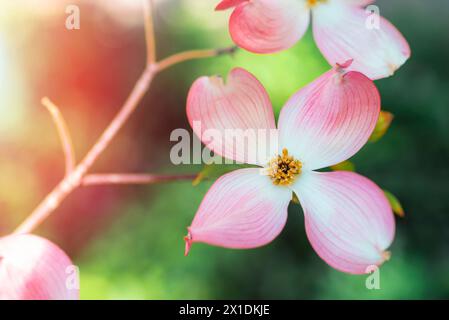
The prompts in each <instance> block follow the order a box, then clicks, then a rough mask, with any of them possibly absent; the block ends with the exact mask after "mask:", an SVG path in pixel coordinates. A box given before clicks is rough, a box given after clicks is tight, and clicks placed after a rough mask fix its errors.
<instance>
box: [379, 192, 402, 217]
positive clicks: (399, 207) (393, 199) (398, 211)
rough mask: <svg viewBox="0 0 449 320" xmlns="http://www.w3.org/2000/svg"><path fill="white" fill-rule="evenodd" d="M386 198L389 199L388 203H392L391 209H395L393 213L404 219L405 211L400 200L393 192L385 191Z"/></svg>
mask: <svg viewBox="0 0 449 320" xmlns="http://www.w3.org/2000/svg"><path fill="white" fill-rule="evenodd" d="M384 193H385V196H386V197H387V199H388V201H389V202H390V205H391V208H392V209H393V212H394V213H396V214H397V215H398V216H399V217H401V218H403V217H404V216H405V213H404V209H403V208H402V205H401V203H400V202H399V200H398V198H396V196H395V195H393V194H392V193H391V192H389V191H387V190H384Z"/></svg>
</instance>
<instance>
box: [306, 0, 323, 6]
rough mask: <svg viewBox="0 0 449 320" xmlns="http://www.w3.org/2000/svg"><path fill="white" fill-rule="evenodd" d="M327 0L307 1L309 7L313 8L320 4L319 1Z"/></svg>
mask: <svg viewBox="0 0 449 320" xmlns="http://www.w3.org/2000/svg"><path fill="white" fill-rule="evenodd" d="M326 1H327V0H306V2H307V6H308V7H309V8H313V7H315V6H316V5H317V4H319V3H324V2H326Z"/></svg>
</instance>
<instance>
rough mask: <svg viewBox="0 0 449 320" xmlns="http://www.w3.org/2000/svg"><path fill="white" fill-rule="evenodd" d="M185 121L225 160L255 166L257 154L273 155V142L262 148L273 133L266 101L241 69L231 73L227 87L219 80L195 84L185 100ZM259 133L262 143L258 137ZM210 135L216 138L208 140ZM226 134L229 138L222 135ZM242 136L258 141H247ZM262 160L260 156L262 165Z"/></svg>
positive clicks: (259, 86) (203, 79) (257, 85)
mask: <svg viewBox="0 0 449 320" xmlns="http://www.w3.org/2000/svg"><path fill="white" fill-rule="evenodd" d="M187 117H188V119H189V122H190V125H191V126H192V128H193V131H194V132H195V134H196V135H197V136H198V137H199V138H200V140H201V141H202V142H203V143H204V144H205V145H206V146H207V147H208V148H209V149H211V150H213V151H214V152H215V153H217V154H219V155H221V156H224V157H225V158H228V159H232V160H236V161H238V162H241V163H250V164H259V161H258V158H259V154H258V153H269V154H272V153H275V151H271V149H274V148H276V145H274V141H273V145H272V146H266V145H264V144H267V143H268V142H269V141H268V138H269V131H270V129H271V130H273V131H274V132H276V124H275V120H274V114H273V109H272V106H271V102H270V98H269V97H268V94H267V92H266V91H265V89H264V87H263V86H262V84H261V83H260V82H259V81H258V80H257V79H256V78H255V77H254V76H253V75H252V74H250V73H249V72H248V71H246V70H244V69H241V68H236V69H233V70H232V71H231V72H230V74H229V76H228V83H227V84H224V83H223V80H222V79H221V78H219V77H201V78H199V79H198V80H196V81H195V83H194V84H193V85H192V87H191V88H190V92H189V95H188V98H187ZM230 130H234V131H232V132H231V131H230ZM245 130H247V131H246V132H245ZM259 131H260V132H262V133H263V134H264V136H263V137H266V138H267V139H266V140H264V139H262V137H259V134H258V133H259ZM211 132H217V133H218V134H219V137H220V138H215V139H214V138H212V137H208V133H209V134H210V133H211ZM230 132H231V133H232V135H230V134H226V133H230ZM246 133H251V134H252V135H251V134H248V137H256V138H259V139H258V140H257V141H250V140H248V139H246V138H245V134H246ZM233 136H234V137H236V139H234V138H233ZM248 141H250V142H248ZM262 147H266V148H267V151H266V152H263V148H262ZM261 157H262V156H261ZM266 157H268V155H266V154H263V157H262V158H263V160H264V161H265V160H266V159H265V158H266Z"/></svg>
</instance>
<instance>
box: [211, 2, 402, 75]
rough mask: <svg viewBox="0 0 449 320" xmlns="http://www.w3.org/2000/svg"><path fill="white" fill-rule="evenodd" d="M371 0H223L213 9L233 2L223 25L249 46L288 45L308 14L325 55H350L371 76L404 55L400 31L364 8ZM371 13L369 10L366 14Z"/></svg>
mask: <svg viewBox="0 0 449 320" xmlns="http://www.w3.org/2000/svg"><path fill="white" fill-rule="evenodd" d="M372 2H374V1H373V0H223V1H221V2H220V3H219V4H218V6H217V7H216V10H225V9H229V8H234V11H233V12H232V15H231V18H230V21H229V31H230V34H231V37H232V39H233V40H234V42H235V43H236V44H237V45H238V46H240V47H242V48H244V49H246V50H248V51H251V52H255V53H274V52H278V51H281V50H285V49H288V48H290V47H292V46H293V45H294V44H295V43H296V42H297V41H298V40H300V39H301V38H302V37H303V35H304V34H305V32H306V31H307V28H308V25H309V22H310V17H311V16H312V17H313V21H312V24H313V36H314V38H315V41H316V44H317V46H318V48H319V49H320V51H321V53H322V54H323V55H324V57H325V58H326V60H327V61H328V62H329V63H330V64H331V65H335V64H336V63H338V62H341V61H346V60H349V59H354V63H353V64H352V66H351V69H352V70H355V71H359V72H362V73H363V74H365V75H366V76H368V77H369V78H371V79H373V80H375V79H380V78H385V77H388V76H391V75H392V74H393V73H394V72H395V71H396V70H397V69H398V68H399V67H400V66H401V65H403V64H404V63H405V61H406V60H407V59H408V58H409V57H410V47H409V45H408V43H407V41H406V40H405V39H404V37H403V36H402V34H401V33H400V32H399V31H398V30H397V29H396V28H395V27H394V26H393V25H392V24H391V23H390V22H389V21H388V20H386V19H384V18H383V17H381V16H379V15H377V14H375V15H374V16H373V13H369V12H368V13H367V12H365V10H364V8H363V7H364V6H366V5H368V4H370V3H372ZM370 14H371V16H370Z"/></svg>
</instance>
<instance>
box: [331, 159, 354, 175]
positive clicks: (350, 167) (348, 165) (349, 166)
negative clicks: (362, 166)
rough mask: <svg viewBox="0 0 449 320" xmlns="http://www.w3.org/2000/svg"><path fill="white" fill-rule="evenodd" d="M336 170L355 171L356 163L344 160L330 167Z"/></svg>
mask: <svg viewBox="0 0 449 320" xmlns="http://www.w3.org/2000/svg"><path fill="white" fill-rule="evenodd" d="M330 168H331V169H332V170H334V171H352V172H354V171H355V164H354V163H352V162H351V161H348V160H347V161H343V162H340V163H337V164H336V165H333V166H331V167H330Z"/></svg>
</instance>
